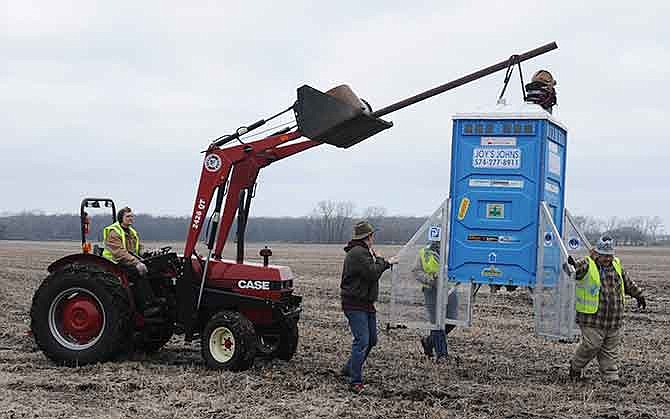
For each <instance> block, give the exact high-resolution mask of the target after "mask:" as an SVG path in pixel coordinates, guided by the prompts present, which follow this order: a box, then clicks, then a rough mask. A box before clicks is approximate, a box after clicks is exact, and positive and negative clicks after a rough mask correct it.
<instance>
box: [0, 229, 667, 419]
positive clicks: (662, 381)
mask: <svg viewBox="0 0 670 419" xmlns="http://www.w3.org/2000/svg"><path fill="white" fill-rule="evenodd" d="M249 248H250V250H249V252H248V254H254V255H255V254H257V253H258V246H254V245H250V246H249ZM272 248H273V252H274V254H275V256H274V257H273V262H274V263H276V264H286V265H289V266H291V267H292V269H293V271H294V273H295V274H296V275H297V280H296V281H295V287H296V290H297V293H298V294H301V295H303V296H304V297H305V305H304V315H303V317H302V319H301V322H300V334H301V337H300V339H301V341H300V346H299V349H298V353H297V355H296V356H295V358H294V359H293V360H292V361H291V362H288V363H287V362H282V361H278V360H277V361H272V362H267V361H260V360H258V361H257V362H256V364H255V366H254V367H253V368H252V369H251V370H249V371H246V372H243V373H228V372H223V373H221V372H212V371H209V370H206V369H205V368H204V367H203V365H202V361H201V358H200V352H199V348H198V347H197V346H194V345H186V344H184V343H183V341H182V340H180V337H175V338H173V339H172V341H171V342H170V343H169V344H168V345H167V346H166V347H165V348H164V349H163V350H161V351H160V352H158V353H157V354H154V355H152V356H133V357H131V358H130V359H128V360H124V361H121V362H116V363H106V364H101V365H94V366H87V367H80V368H65V367H57V366H55V365H54V364H52V363H50V362H49V361H47V360H46V358H45V357H44V356H43V355H42V353H41V352H39V351H38V350H37V349H36V347H35V345H34V343H33V340H32V338H31V337H30V336H29V335H28V334H27V331H28V325H29V317H28V311H29V308H30V301H31V297H32V294H33V292H34V290H35V289H36V287H37V286H38V285H39V283H40V282H41V280H42V279H43V277H44V276H45V272H46V271H45V268H46V266H47V265H48V264H49V262H50V261H53V260H55V259H57V258H58V257H60V256H63V255H65V254H67V253H70V252H76V251H77V249H78V246H77V243H29V242H2V241H0V417H1V418H33V417H42V418H44V417H49V418H52V417H57V418H93V417H95V418H103V417H104V418H130V417H137V418H146V419H150V418H229V417H240V418H300V417H340V418H348V417H369V418H438V417H440V418H441V417H454V418H456V417H458V418H510V419H511V418H603V419H604V418H608V419H611V418H665V417H670V355H668V350H669V349H670V281H669V279H668V275H669V274H670V249H625V250H622V251H620V256H621V258H622V261H623V263H624V267H625V268H627V269H628V271H629V272H630V273H631V276H632V277H633V278H634V279H635V280H636V281H637V282H638V284H640V285H641V286H642V287H643V288H644V289H645V291H646V294H647V296H648V300H647V301H648V309H647V311H645V312H639V311H637V309H636V308H634V306H635V304H634V301H633V302H632V303H630V304H629V305H628V306H627V312H626V320H625V324H626V326H625V344H624V349H623V354H622V359H623V362H622V364H623V365H622V377H623V382H622V384H621V385H620V386H615V385H610V384H605V383H603V382H601V381H600V379H599V377H598V371H597V368H596V366H595V365H594V364H592V365H590V366H589V368H588V371H587V373H588V376H589V377H590V379H589V380H588V381H587V382H585V383H582V384H576V385H575V384H572V383H570V382H569V380H568V379H567V365H568V361H569V359H570V357H571V355H572V354H573V352H574V350H575V348H576V345H575V344H560V343H552V342H547V341H544V340H542V339H540V338H536V337H535V336H534V335H533V331H532V327H533V321H532V306H531V305H529V304H527V302H526V296H525V294H524V292H523V291H517V292H514V293H507V292H499V293H497V294H495V295H490V294H488V292H487V291H483V292H481V293H480V295H479V296H478V300H477V305H476V308H475V321H474V325H473V327H472V328H470V329H457V330H456V331H454V332H453V333H452V334H451V335H450V338H449V351H450V359H449V361H448V362H447V363H442V364H434V363H433V362H431V361H428V360H426V359H425V358H424V357H423V356H422V355H421V354H420V351H419V344H418V339H417V336H418V334H417V332H414V331H402V332H397V331H396V332H392V334H389V333H386V332H382V333H381V334H380V344H379V346H378V347H377V348H375V349H374V351H373V352H372V354H371V357H370V359H369V361H368V363H367V365H366V370H365V378H366V381H367V387H366V391H365V393H364V394H362V395H353V394H351V393H350V392H349V391H348V390H347V386H346V383H345V381H344V380H343V379H342V378H340V377H339V375H338V371H339V368H340V366H341V364H342V363H343V362H344V360H345V358H346V356H347V354H348V351H349V348H350V339H351V338H350V336H349V332H348V329H347V327H346V323H345V320H344V316H343V315H342V313H341V311H340V308H339V299H338V295H339V293H338V284H339V275H340V269H341V261H342V255H343V252H342V250H341V246H298V245H285V244H274V245H273V246H272ZM393 250H394V249H393V248H384V247H381V251H382V252H384V253H386V254H392V253H393Z"/></svg>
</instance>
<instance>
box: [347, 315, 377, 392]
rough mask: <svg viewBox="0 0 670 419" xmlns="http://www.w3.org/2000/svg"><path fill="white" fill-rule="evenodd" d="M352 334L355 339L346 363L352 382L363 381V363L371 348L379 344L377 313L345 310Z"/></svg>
mask: <svg viewBox="0 0 670 419" xmlns="http://www.w3.org/2000/svg"><path fill="white" fill-rule="evenodd" d="M344 315H345V316H347V320H348V321H349V327H350V328H351V334H352V336H353V337H354V340H353V342H352V344H351V356H350V357H349V359H348V360H347V363H346V364H345V365H344V369H345V370H346V371H348V372H349V377H350V379H351V384H359V383H362V382H363V364H364V363H365V360H366V359H367V358H368V355H369V354H370V350H371V349H372V347H373V346H375V345H376V344H377V314H376V313H369V312H367V311H359V310H345V311H344Z"/></svg>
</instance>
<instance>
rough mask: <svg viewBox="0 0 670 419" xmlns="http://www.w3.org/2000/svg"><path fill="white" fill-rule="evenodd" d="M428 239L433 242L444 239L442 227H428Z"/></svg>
mask: <svg viewBox="0 0 670 419" xmlns="http://www.w3.org/2000/svg"><path fill="white" fill-rule="evenodd" d="M428 240H429V241H432V242H439V241H440V240H442V227H440V226H432V227H431V228H429V229H428Z"/></svg>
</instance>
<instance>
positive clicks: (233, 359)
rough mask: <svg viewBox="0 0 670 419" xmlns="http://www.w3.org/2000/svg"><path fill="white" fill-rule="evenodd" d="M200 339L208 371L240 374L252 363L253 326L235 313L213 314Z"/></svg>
mask: <svg viewBox="0 0 670 419" xmlns="http://www.w3.org/2000/svg"><path fill="white" fill-rule="evenodd" d="M200 339H201V342H200V346H201V348H202V357H203V358H204V360H205V364H207V367H209V368H212V369H226V370H230V371H244V370H247V369H249V368H251V366H252V365H253V363H254V357H255V356H256V332H255V331H254V325H253V324H252V323H251V322H250V321H249V319H247V318H246V317H244V316H243V315H242V314H240V313H238V312H234V311H221V312H219V313H217V314H215V315H213V316H212V317H211V318H210V319H209V321H208V322H207V324H206V325H205V328H204V330H203V332H202V335H201V338H200Z"/></svg>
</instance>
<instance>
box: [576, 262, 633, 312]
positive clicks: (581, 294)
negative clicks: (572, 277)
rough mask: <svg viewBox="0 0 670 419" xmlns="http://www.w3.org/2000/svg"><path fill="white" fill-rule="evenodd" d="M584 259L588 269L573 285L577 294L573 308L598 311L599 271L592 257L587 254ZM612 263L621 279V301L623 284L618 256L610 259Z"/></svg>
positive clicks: (580, 310)
mask: <svg viewBox="0 0 670 419" xmlns="http://www.w3.org/2000/svg"><path fill="white" fill-rule="evenodd" d="M586 261H587V262H588V263H589V270H588V271H587V272H586V275H584V277H583V278H582V279H581V280H578V281H577V284H576V287H575V291H576V294H577V295H576V296H577V300H576V304H575V308H576V309H577V311H578V312H579V313H584V314H593V313H595V312H597V311H598V302H599V301H600V271H599V270H598V265H596V263H595V262H594V261H593V259H591V258H590V257H588V256H587V257H586ZM612 265H613V266H614V270H615V271H616V273H617V274H618V275H619V278H620V279H621V300H622V301H623V299H624V284H623V275H622V268H621V261H620V260H619V258H617V257H615V258H614V259H613V260H612Z"/></svg>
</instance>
